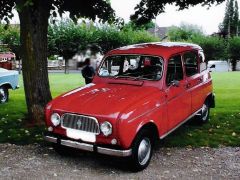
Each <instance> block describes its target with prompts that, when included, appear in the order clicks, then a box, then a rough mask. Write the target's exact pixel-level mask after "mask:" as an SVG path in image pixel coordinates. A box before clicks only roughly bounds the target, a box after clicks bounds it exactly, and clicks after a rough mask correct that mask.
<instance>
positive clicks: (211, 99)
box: [205, 93, 215, 108]
mask: <svg viewBox="0 0 240 180" xmlns="http://www.w3.org/2000/svg"><path fill="white" fill-rule="evenodd" d="M205 102H208V103H209V107H210V108H215V94H214V93H210V94H209V95H208V96H207V97H206V99H205Z"/></svg>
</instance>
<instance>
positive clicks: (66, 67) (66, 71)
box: [64, 58, 69, 74]
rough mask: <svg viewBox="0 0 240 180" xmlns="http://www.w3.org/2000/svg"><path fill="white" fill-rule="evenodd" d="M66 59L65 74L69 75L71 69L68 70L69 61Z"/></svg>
mask: <svg viewBox="0 0 240 180" xmlns="http://www.w3.org/2000/svg"><path fill="white" fill-rule="evenodd" d="M64 59H65V71H64V73H65V74H69V69H68V59H66V58H64Z"/></svg>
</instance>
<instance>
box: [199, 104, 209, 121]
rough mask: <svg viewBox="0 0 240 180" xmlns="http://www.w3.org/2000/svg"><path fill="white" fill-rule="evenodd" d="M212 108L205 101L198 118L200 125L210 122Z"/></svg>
mask: <svg viewBox="0 0 240 180" xmlns="http://www.w3.org/2000/svg"><path fill="white" fill-rule="evenodd" d="M209 114H210V108H209V103H208V101H205V103H204V104H203V106H202V108H201V110H200V112H199V114H198V115H197V116H196V118H197V121H198V123H200V124H204V123H207V122H208V121H209Z"/></svg>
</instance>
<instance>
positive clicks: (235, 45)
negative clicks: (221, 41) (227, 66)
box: [228, 37, 240, 71]
mask: <svg viewBox="0 0 240 180" xmlns="http://www.w3.org/2000/svg"><path fill="white" fill-rule="evenodd" d="M239 52H240V37H233V38H231V39H229V41H228V56H229V58H230V59H231V62H232V70H233V71H236V65H237V60H240V53H239Z"/></svg>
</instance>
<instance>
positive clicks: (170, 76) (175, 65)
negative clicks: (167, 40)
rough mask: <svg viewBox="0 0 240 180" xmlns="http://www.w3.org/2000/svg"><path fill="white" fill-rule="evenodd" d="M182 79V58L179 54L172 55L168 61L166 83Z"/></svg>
mask: <svg viewBox="0 0 240 180" xmlns="http://www.w3.org/2000/svg"><path fill="white" fill-rule="evenodd" d="M182 79H183V67H182V60H181V56H180V55H177V56H173V57H172V58H170V59H169V61H168V67H167V78H166V83H167V85H170V83H171V82H172V81H173V80H178V81H180V80H182Z"/></svg>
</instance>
